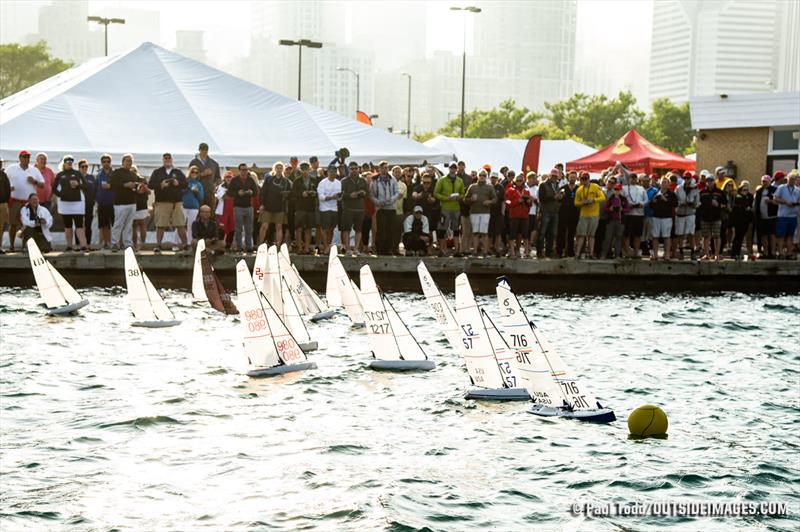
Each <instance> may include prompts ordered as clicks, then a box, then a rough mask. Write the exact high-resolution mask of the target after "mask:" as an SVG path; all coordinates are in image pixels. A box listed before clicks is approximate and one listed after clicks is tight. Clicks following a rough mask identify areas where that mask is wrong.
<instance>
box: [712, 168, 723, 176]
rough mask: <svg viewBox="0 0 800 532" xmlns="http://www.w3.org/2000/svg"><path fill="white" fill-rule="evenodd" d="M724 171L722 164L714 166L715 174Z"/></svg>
mask: <svg viewBox="0 0 800 532" xmlns="http://www.w3.org/2000/svg"><path fill="white" fill-rule="evenodd" d="M724 171H725V167H724V166H717V167H716V168H714V175H717V174H718V173H720V172H724Z"/></svg>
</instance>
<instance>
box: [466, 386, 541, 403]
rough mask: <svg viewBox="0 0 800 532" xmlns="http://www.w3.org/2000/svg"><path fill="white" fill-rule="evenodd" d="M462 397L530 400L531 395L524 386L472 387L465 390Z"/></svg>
mask: <svg viewBox="0 0 800 532" xmlns="http://www.w3.org/2000/svg"><path fill="white" fill-rule="evenodd" d="M464 399H472V400H476V401H530V400H531V396H530V394H529V393H528V390H526V389H525V388H472V389H469V390H467V391H466V393H465V394H464Z"/></svg>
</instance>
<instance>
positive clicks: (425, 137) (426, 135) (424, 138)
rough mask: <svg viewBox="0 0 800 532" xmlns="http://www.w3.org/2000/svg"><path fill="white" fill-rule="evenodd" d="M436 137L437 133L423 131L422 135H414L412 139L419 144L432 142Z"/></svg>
mask: <svg viewBox="0 0 800 532" xmlns="http://www.w3.org/2000/svg"><path fill="white" fill-rule="evenodd" d="M435 136H436V132H435V131H423V132H422V133H414V134H413V135H411V137H412V138H413V139H414V140H416V141H417V142H425V141H428V140H431V139H432V138H433V137H435Z"/></svg>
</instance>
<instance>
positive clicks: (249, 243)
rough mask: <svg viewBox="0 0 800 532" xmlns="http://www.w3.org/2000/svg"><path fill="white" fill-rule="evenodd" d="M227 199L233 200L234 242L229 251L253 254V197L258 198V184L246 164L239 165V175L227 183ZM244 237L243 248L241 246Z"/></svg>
mask: <svg viewBox="0 0 800 532" xmlns="http://www.w3.org/2000/svg"><path fill="white" fill-rule="evenodd" d="M226 195H227V196H228V197H231V198H233V225H234V227H235V229H234V236H233V239H234V242H233V246H232V247H231V249H233V251H234V252H236V251H246V252H247V253H252V252H253V202H252V200H253V197H255V196H258V184H257V183H256V182H255V180H254V179H253V178H252V177H250V171H249V170H248V169H247V164H245V163H239V175H238V176H236V177H234V178H233V179H231V180H230V183H228V191H227V192H226ZM242 236H244V246H242Z"/></svg>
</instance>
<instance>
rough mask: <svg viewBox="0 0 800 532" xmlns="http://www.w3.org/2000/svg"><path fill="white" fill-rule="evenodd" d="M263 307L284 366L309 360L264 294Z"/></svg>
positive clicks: (262, 297) (262, 298) (262, 295)
mask: <svg viewBox="0 0 800 532" xmlns="http://www.w3.org/2000/svg"><path fill="white" fill-rule="evenodd" d="M260 296H261V306H262V307H263V308H264V313H265V314H266V316H267V324H268V325H269V329H270V332H271V333H272V341H273V343H274V345H275V350H276V351H277V353H278V356H279V357H280V359H281V360H282V361H283V362H284V364H297V363H300V362H305V361H306V360H307V357H306V354H305V353H304V352H303V350H302V349H300V346H299V345H298V343H297V339H296V338H295V337H294V336H293V335H292V333H291V332H289V329H287V328H286V325H285V324H284V323H283V321H281V319H280V317H279V316H278V314H277V313H276V312H275V307H273V306H272V305H271V304H270V302H269V300H268V299H267V297H266V296H265V295H264V294H263V293H262V294H260Z"/></svg>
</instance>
